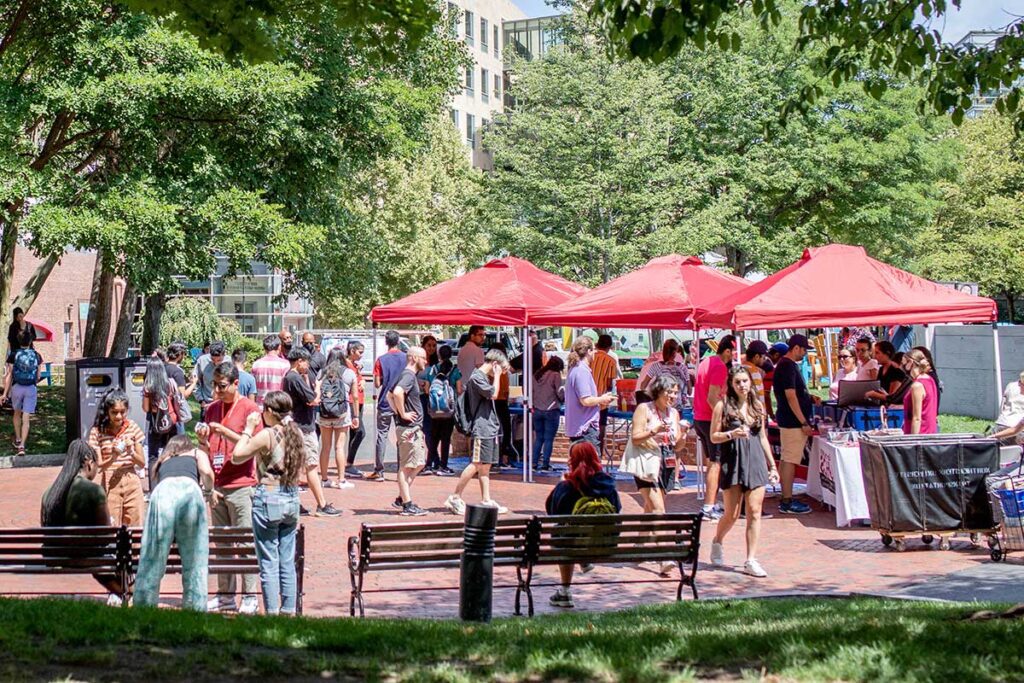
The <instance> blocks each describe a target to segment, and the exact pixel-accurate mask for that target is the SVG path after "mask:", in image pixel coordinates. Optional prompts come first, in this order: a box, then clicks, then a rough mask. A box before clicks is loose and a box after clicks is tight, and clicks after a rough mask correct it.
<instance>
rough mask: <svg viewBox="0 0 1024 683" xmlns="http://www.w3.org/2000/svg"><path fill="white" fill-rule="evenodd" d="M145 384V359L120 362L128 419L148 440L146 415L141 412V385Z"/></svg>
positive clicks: (127, 359) (128, 359)
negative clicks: (139, 428)
mask: <svg viewBox="0 0 1024 683" xmlns="http://www.w3.org/2000/svg"><path fill="white" fill-rule="evenodd" d="M145 382H146V359H145V358H124V359H122V360H121V386H122V387H123V388H124V393H126V394H128V417H129V419H131V420H134V421H135V424H137V425H139V427H141V428H142V433H143V434H145V435H146V438H147V439H148V438H149V430H148V429H147V428H146V413H145V412H144V411H143V410H142V385H143V384H145Z"/></svg>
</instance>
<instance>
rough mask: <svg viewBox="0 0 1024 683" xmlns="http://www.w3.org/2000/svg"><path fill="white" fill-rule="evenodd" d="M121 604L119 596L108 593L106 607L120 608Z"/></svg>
mask: <svg viewBox="0 0 1024 683" xmlns="http://www.w3.org/2000/svg"><path fill="white" fill-rule="evenodd" d="M122 604H123V603H122V602H121V596H120V595H117V594H116V593H109V594H108V595H107V607H120V606H121V605H122Z"/></svg>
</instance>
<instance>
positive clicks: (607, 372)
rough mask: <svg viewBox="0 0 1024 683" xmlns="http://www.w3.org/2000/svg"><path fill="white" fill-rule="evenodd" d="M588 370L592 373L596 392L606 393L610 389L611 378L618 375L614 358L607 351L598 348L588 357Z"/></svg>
mask: <svg viewBox="0 0 1024 683" xmlns="http://www.w3.org/2000/svg"><path fill="white" fill-rule="evenodd" d="M590 372H591V373H593V375H594V385H595V386H596V387H597V393H598V394H607V393H608V392H609V391H611V390H612V380H613V379H615V378H616V377H618V376H619V368H618V365H617V364H616V362H615V359H614V358H612V357H611V356H610V355H608V352H607V351H602V350H600V349H598V350H597V351H595V352H594V357H593V358H591V359H590Z"/></svg>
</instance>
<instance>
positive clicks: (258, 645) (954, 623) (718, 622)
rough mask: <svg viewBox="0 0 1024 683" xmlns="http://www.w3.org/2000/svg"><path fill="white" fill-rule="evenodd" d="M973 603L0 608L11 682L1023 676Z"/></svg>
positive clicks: (1014, 634)
mask: <svg viewBox="0 0 1024 683" xmlns="http://www.w3.org/2000/svg"><path fill="white" fill-rule="evenodd" d="M976 609H978V607H977V606H971V607H967V606H964V605H956V604H946V603H924V602H905V601H884V600H877V599H856V600H838V599H825V600H810V599H808V600H763V601H736V602H720V601H704V602H686V603H682V604H676V605H662V606H656V607H645V608H638V609H633V610H629V611H625V612H617V613H607V614H566V615H559V616H554V617H540V618H536V619H531V620H527V619H501V620H498V621H495V622H494V623H493V624H491V625H486V626H481V625H467V624H462V623H460V622H456V621H432V620H402V619H364V620H355V619H301V618H300V619H288V618H267V617H234V618H231V617H224V616H219V615H204V614H188V613H183V612H178V611H171V610H146V609H129V610H119V609H115V608H108V607H106V606H104V605H101V604H98V603H94V602H91V601H58V600H32V601H29V600H25V601H20V600H5V601H0V644H2V647H0V678H2V679H4V680H41V679H48V680H55V679H61V680H65V679H66V680H109V681H114V680H117V681H126V680H127V681H141V680H147V681H152V680H183V679H192V680H200V679H205V680H214V679H215V680H223V679H228V678H240V677H259V678H267V679H274V680H285V679H289V680H310V681H311V680H314V679H316V680H321V679H332V678H337V679H343V680H370V681H479V680H498V681H523V680H529V681H547V680H552V681H562V680H573V681H584V680H586V681H620V680H622V681H652V682H653V681H679V680H700V679H714V680H729V679H738V678H745V679H758V678H761V679H762V680H763V679H764V677H770V678H773V679H775V680H829V681H834V680H845V681H936V680H949V681H958V682H963V681H990V680H1021V679H1022V678H1024V651H1022V650H1021V648H1020V647H1018V646H1017V645H1016V643H1019V642H1020V641H1021V639H1022V638H1024V622H1022V621H1020V620H993V621H981V622H966V621H963V620H962V617H963V616H964V615H966V614H968V613H970V612H972V611H974V610H976Z"/></svg>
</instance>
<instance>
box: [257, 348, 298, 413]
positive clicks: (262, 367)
mask: <svg viewBox="0 0 1024 683" xmlns="http://www.w3.org/2000/svg"><path fill="white" fill-rule="evenodd" d="M291 367H292V364H291V363H289V362H288V361H287V360H285V359H284V358H281V356H280V355H278V354H276V353H274V354H271V355H269V356H263V358H260V359H259V360H258V361H256V362H255V363H253V364H252V376H253V377H255V378H256V404H257V405H259V406H260V407H262V406H263V398H264V397H265V396H266V395H267V394H269V393H270V392H271V391H281V386H282V385H283V384H284V376H285V375H287V374H288V371H289V370H290V369H291Z"/></svg>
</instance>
